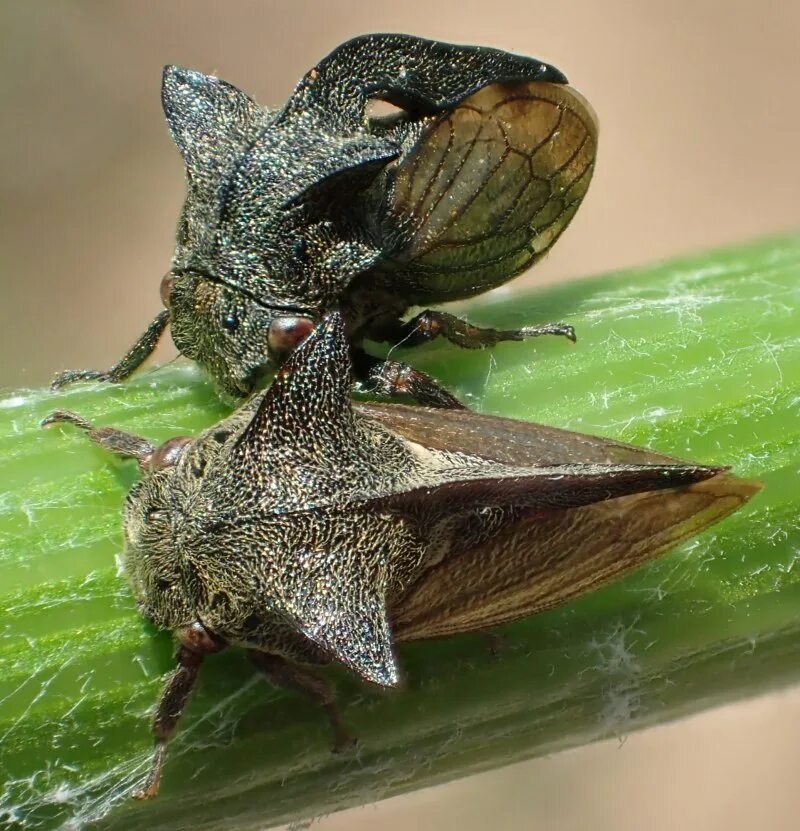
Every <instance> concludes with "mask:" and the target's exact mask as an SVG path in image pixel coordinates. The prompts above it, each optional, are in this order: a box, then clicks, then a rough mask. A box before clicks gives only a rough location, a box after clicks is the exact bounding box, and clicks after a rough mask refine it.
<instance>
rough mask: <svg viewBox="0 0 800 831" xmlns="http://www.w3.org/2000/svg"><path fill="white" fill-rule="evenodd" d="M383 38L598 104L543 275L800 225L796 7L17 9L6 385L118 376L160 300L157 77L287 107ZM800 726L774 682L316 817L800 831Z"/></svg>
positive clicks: (6, 114)
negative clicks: (321, 71)
mask: <svg viewBox="0 0 800 831" xmlns="http://www.w3.org/2000/svg"><path fill="white" fill-rule="evenodd" d="M367 31H406V32H412V33H415V34H420V35H425V36H428V37H436V38H441V39H445V40H451V41H459V42H472V43H483V44H490V45H492V46H497V47H501V48H506V49H509V50H513V51H518V52H522V53H526V54H530V55H535V56H537V57H540V58H543V59H545V60H548V61H550V62H552V63H554V64H555V65H556V66H558V67H559V68H561V69H563V70H564V71H565V72H566V73H567V74H568V76H569V77H570V79H571V81H572V82H573V83H574V84H575V85H576V86H577V87H579V88H580V89H581V90H582V91H583V92H584V93H585V94H586V95H587V96H588V98H589V99H590V101H591V102H592V103H593V105H594V107H595V109H596V110H597V112H598V114H599V117H600V123H601V133H600V157H599V163H598V168H597V173H596V176H595V180H594V183H593V185H592V187H591V189H590V192H589V195H588V197H587V199H586V201H585V204H584V206H583V208H582V210H581V211H580V212H579V214H578V216H577V218H576V220H575V222H574V223H573V225H572V227H571V228H570V230H569V231H568V232H567V233H566V234H565V236H564V238H563V239H562V240H561V241H560V243H559V244H558V245H557V246H556V248H555V250H554V252H553V254H552V255H550V257H549V258H548V259H547V260H546V261H545V262H544V263H543V264H541V265H540V266H539V267H537V269H535V271H534V273H533V274H531V275H530V276H529V277H526V278H524V280H536V279H540V280H555V279H559V280H561V279H568V278H574V277H578V276H580V275H584V274H589V273H594V272H598V271H603V270H608V269H615V268H619V267H622V266H626V265H633V264H637V263H642V262H645V261H649V260H653V259H658V258H663V257H666V256H669V255H672V254H676V253H679V252H685V251H689V250H692V249H698V248H703V247H709V246H714V245H719V244H724V243H727V242H734V241H737V240H743V239H746V238H748V237H753V236H757V235H759V234H765V233H772V232H777V231H782V230H788V229H796V228H798V227H800V204H798V202H799V201H800V152H798V147H800V106H798V88H800V87H799V85H800V3H798V2H796V0H794V1H793V2H788V0H787V2H782V3H781V2H772V3H770V2H762V3H758V4H757V3H754V2H752V0H750V2H741V0H724V1H723V0H671V1H670V2H667V1H666V0H657V1H652V0H639V2H635V0H631V2H625V0H606V2H597V0H573V1H572V2H532V0H526V2H521V1H520V0H507V2H505V3H482V4H470V3H467V2H464V0H461V2H438V3H434V2H431V1H430V0H426V1H425V0H403V2H397V3H392V4H389V3H376V2H371V3H358V2H347V1H346V0H332V1H329V2H326V3H313V2H305V1H304V0H300V1H298V0H295V2H277V1H275V2H270V1H269V0H263V1H262V2H254V1H253V0H227V2H222V0H220V1H219V2H216V3H213V2H207V0H197V1H196V2H190V0H179V1H178V2H133V0H131V1H130V2H67V1H66V0H61V2H55V1H54V0H49V1H48V0H35V1H34V0H20V1H19V2H10V1H9V0H3V2H2V3H0V112H2V119H3V126H4V129H3V130H2V133H0V286H1V287H2V295H1V297H2V303H0V316H2V317H0V333H2V334H1V335H0V336H1V337H2V342H0V346H1V347H2V348H0V386H6V387H8V386H17V385H26V386H33V385H40V384H43V383H45V382H46V381H47V380H48V379H49V378H50V377H51V374H52V373H53V372H54V371H55V370H58V369H62V368H65V367H97V368H106V367H107V366H108V365H109V364H110V363H112V362H113V361H114V360H116V359H117V358H118V357H119V356H120V355H121V354H122V353H123V352H124V351H125V349H126V348H127V347H128V346H129V345H130V344H131V343H132V342H133V340H134V338H135V337H136V336H137V335H138V334H139V332H140V331H141V330H142V329H143V328H144V325H145V324H146V322H147V321H149V320H150V319H151V318H152V316H153V314H154V313H155V311H156V310H157V309H158V307H159V301H158V281H159V279H160V276H161V275H162V274H163V273H164V271H165V270H166V269H167V267H168V265H169V258H170V255H171V250H172V239H173V229H174V226H175V222H176V218H177V213H178V209H179V206H180V203H181V199H182V193H183V171H182V167H181V163H180V160H179V157H178V154H177V151H176V150H175V148H174V147H173V146H172V144H171V141H170V139H169V136H168V133H167V130H166V127H165V125H164V122H163V118H162V115H161V111H160V101H159V83H160V72H161V66H162V64H164V63H180V64H185V65H189V66H192V67H194V68H197V69H201V70H203V71H206V72H217V73H218V74H219V75H221V76H222V77H224V78H226V79H227V80H229V81H232V82H233V83H235V84H237V85H238V86H241V87H242V88H244V89H245V90H247V91H248V92H250V93H251V94H254V95H255V96H256V97H257V99H258V100H259V101H260V102H262V103H264V104H278V103H280V102H281V101H282V100H283V99H284V98H285V97H286V95H287V94H288V93H289V91H290V90H291V88H292V86H293V85H294V83H295V82H296V81H297V79H298V78H299V77H300V76H301V74H302V73H303V72H305V71H306V70H307V69H308V68H310V67H311V66H312V65H313V64H314V63H315V62H316V61H317V60H318V59H319V58H320V57H321V56H322V55H324V54H325V53H326V52H328V51H329V50H330V49H331V48H333V47H334V46H336V45H337V44H338V43H340V42H341V41H343V40H345V39H347V38H348V37H351V36H352V35H354V34H357V33H361V32H367ZM521 282H522V281H517V284H515V285H519V284H520V283H521ZM172 354H174V353H173V352H172V351H171V348H165V349H162V351H161V353H160V357H161V359H167V358H169V357H171V356H172ZM799 717H800V695H798V694H797V693H781V694H776V695H774V696H772V697H769V698H766V699H762V700H760V701H758V702H750V703H746V704H739V705H734V706H732V707H729V708H725V709H723V710H719V711H716V712H714V713H710V714H705V715H703V716H700V717H696V718H694V719H691V720H689V721H686V722H683V723H681V724H676V725H671V726H667V727H664V728H659V729H656V730H651V731H647V732H645V733H641V734H637V735H634V736H632V737H630V738H629V739H628V740H627V742H625V743H624V744H623V745H622V746H619V743H618V742H606V743H601V744H599V745H596V746H594V747H592V748H588V749H583V750H578V751H573V752H570V753H565V754H562V755H560V756H558V757H554V758H552V759H543V760H537V761H534V762H531V763H526V764H523V765H517V766H515V767H514V768H510V769H508V770H506V771H498V772H494V773H490V774H485V775H483V776H480V777H475V778H474V779H470V780H464V781H462V782H458V783H453V784H451V785H449V786H443V787H441V788H437V789H433V790H431V791H428V792H425V793H422V794H416V795H412V796H409V797H404V798H400V799H397V800H392V801H389V802H387V803H384V804H383V805H381V806H379V807H378V808H372V807H370V808H367V809H361V810H359V811H356V812H349V813H347V814H344V815H340V816H338V817H333V818H329V819H327V820H324V821H322V822H321V823H320V825H319V828H320V829H321V831H334V829H345V828H348V829H361V828H371V827H374V826H375V825H381V827H386V828H406V827H409V826H411V825H413V826H414V827H415V828H416V829H417V831H424V829H433V828H436V829H443V830H444V831H447V830H448V829H450V828H459V829H463V831H470V829H474V831H483V829H488V828H491V829H509V831H517V829H539V828H546V829H552V831H568V830H569V829H583V828H587V827H591V828H593V829H595V831H604V829H622V830H623V831H625V829H643V828H647V829H657V830H658V829H675V828H681V829H683V828H686V829H695V828H702V829H709V830H710V831H714V830H715V829H725V831H736V829H744V828H752V827H754V826H758V827H764V828H770V829H794V828H797V826H798V820H797V817H798V815H800V795H798V788H797V781H798V774H800V742H799V741H798V738H800V728H797V724H798V719H799Z"/></svg>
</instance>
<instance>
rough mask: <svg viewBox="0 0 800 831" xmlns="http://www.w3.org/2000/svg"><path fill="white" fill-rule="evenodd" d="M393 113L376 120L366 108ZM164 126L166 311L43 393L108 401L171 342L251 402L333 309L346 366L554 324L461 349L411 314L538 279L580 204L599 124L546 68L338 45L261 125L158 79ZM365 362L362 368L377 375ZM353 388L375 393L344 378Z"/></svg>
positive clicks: (199, 88) (194, 79) (243, 102)
mask: <svg viewBox="0 0 800 831" xmlns="http://www.w3.org/2000/svg"><path fill="white" fill-rule="evenodd" d="M377 101H384V102H388V103H390V104H393V105H395V106H396V107H397V109H398V112H397V115H396V116H395V117H393V118H390V119H386V118H376V117H373V116H372V115H371V109H370V108H371V106H372V105H373V104H374V103H375V102H377ZM162 103H163V107H164V114H165V116H166V120H167V123H168V126H169V130H170V133H171V135H172V138H173V140H174V141H175V144H176V145H177V147H178V150H179V151H180V153H181V156H182V158H183V162H184V165H185V167H186V176H187V181H188V183H189V187H188V188H187V196H186V201H185V204H184V206H183V210H182V213H181V219H180V223H179V228H178V234H177V240H176V246H175V253H174V256H173V259H172V265H171V267H170V270H169V272H168V273H167V274H166V275H165V276H164V278H163V279H162V281H161V288H160V296H161V301H162V303H163V306H164V309H163V310H162V311H161V312H159V313H158V314H157V315H156V317H155V318H154V319H153V321H152V322H151V323H150V325H149V326H148V328H147V329H146V331H145V332H144V333H143V334H142V335H141V336H140V337H139V339H138V340H137V341H136V343H135V344H134V345H133V346H132V347H131V348H130V350H129V351H128V353H127V354H126V355H125V356H124V357H123V358H122V359H121V360H120V361H119V362H118V363H116V364H115V365H114V366H113V367H112V368H111V369H109V370H107V371H103V372H99V371H96V370H68V371H66V372H62V373H60V374H59V375H58V376H57V377H56V379H55V381H54V382H53V386H54V387H60V386H63V385H65V384H69V383H72V382H74V381H80V380H92V379H95V380H102V381H113V382H117V381H123V380H124V379H126V378H127V377H129V376H130V375H131V373H133V372H134V371H135V370H136V369H137V368H138V367H139V366H140V365H141V364H142V363H143V362H144V361H145V360H146V359H147V358H148V356H149V355H150V354H151V353H152V352H153V350H154V349H155V347H156V345H157V343H158V340H159V339H160V337H161V336H162V334H163V333H164V331H165V330H166V327H167V325H169V326H170V329H171V332H172V338H173V340H174V342H175V345H176V346H177V348H178V350H179V351H180V352H181V353H182V354H183V355H185V356H186V357H187V358H190V359H192V360H194V361H197V362H198V363H199V364H200V365H201V366H202V367H203V368H204V369H205V370H206V372H207V373H208V374H209V375H210V376H211V377H212V378H213V379H214V380H215V381H216V383H217V385H218V387H219V389H220V391H221V392H222V393H223V394H225V395H226V396H228V397H233V398H241V397H244V396H247V395H249V394H250V393H251V392H253V390H254V389H255V388H256V386H257V385H258V383H259V380H260V379H261V377H262V376H263V375H264V373H265V371H274V370H275V369H276V368H277V367H279V366H280V365H281V364H282V363H283V362H284V361H285V360H286V359H287V357H288V356H289V355H290V354H291V352H292V351H293V349H294V348H295V347H296V346H297V344H299V343H300V342H301V341H302V340H303V339H304V338H305V337H306V336H307V335H308V333H309V332H310V331H311V329H312V328H313V326H314V325H315V323H316V322H317V321H319V320H320V318H321V317H322V315H323V310H327V309H332V308H336V309H341V310H342V311H343V314H344V317H345V328H346V332H347V337H348V339H349V340H350V342H351V345H352V346H353V347H354V348H355V349H359V348H360V346H361V344H362V342H363V341H364V340H365V339H371V340H378V341H382V342H390V343H397V342H399V341H401V340H403V341H406V342H407V343H408V344H409V345H412V344H414V343H417V342H423V341H425V340H428V339H430V338H432V337H435V336H436V335H437V334H442V335H444V336H445V337H446V338H447V339H448V340H449V341H451V342H452V343H455V344H457V345H459V346H462V347H466V348H476V347H484V346H491V345H492V344H494V343H496V342H498V341H502V340H521V339H523V338H527V337H536V336H539V335H544V334H554V335H560V336H564V337H567V338H569V339H571V340H574V332H573V331H572V329H571V327H569V326H567V325H564V324H545V325H542V326H527V327H523V328H521V329H518V330H495V329H477V328H475V327H472V326H470V325H469V324H467V323H465V322H464V321H461V320H459V319H457V318H455V317H453V316H452V315H447V314H444V313H441V312H434V311H430V310H429V311H427V312H425V313H424V315H423V316H420V317H417V318H414V319H413V320H412V321H410V322H403V318H404V317H405V315H406V314H407V313H408V311H409V309H411V308H412V307H413V306H428V305H429V304H436V303H444V302H448V301H452V300H460V299H464V298H468V297H473V296H475V295H478V294H481V293H483V292H485V291H488V290H489V289H492V288H494V287H496V286H499V285H501V284H503V283H505V282H507V281H508V280H510V279H511V278H512V277H514V276H515V275H517V274H519V273H521V272H523V271H525V270H526V269H527V268H529V267H530V266H531V265H533V264H534V263H536V262H537V261H538V260H539V259H541V258H542V257H543V256H544V255H545V254H546V253H547V252H548V251H549V250H550V248H551V247H552V246H553V244H554V243H555V241H556V240H557V239H558V237H559V236H560V235H561V233H562V232H563V231H564V230H565V229H566V227H567V226H568V225H569V223H570V221H571V220H572V217H573V216H574V214H575V212H576V211H577V210H578V207H579V206H580V204H581V201H582V200H583V198H584V196H585V194H586V192H587V189H588V187H589V183H590V181H591V178H592V173H593V171H594V165H595V157H596V154H597V119H596V117H595V115H594V113H593V111H592V109H591V107H590V106H589V105H588V103H587V102H586V101H585V100H584V99H583V97H582V96H581V95H580V94H579V93H578V92H576V91H575V90H574V89H573V88H572V87H570V86H569V85H568V84H567V79H566V78H565V76H564V75H563V74H562V73H561V72H560V71H559V70H558V69H556V68H555V67H553V66H549V65H548V64H546V63H543V62H542V61H540V60H538V59H536V58H528V57H523V56H520V55H512V54H509V53H507V52H501V51H499V50H497V49H490V48H487V47H475V46H458V45H454V44H449V43H440V42H437V41H431V40H424V39H422V38H416V37H411V36H408V35H365V36H363V37H358V38H355V39H353V40H350V41H348V42H347V43H344V44H343V45H341V46H339V47H338V48H337V49H335V50H334V51H333V52H331V53H330V54H329V55H328V56H327V57H325V58H324V59H323V60H322V61H320V62H319V63H318V64H317V65H316V67H314V68H313V69H312V70H310V71H309V72H308V73H307V74H306V75H305V76H304V77H303V78H302V79H301V80H300V82H299V84H298V85H297V87H296V88H295V90H294V92H293V93H292V94H291V95H290V96H289V99H288V101H287V102H286V103H285V104H284V105H283V106H282V107H279V108H276V109H273V110H266V109H264V108H262V107H260V106H259V105H258V104H256V103H255V101H254V100H253V99H252V98H250V96H248V95H247V94H246V93H244V92H242V91H241V90H239V89H237V88H236V87H235V86H232V85H231V84H229V83H226V82H225V81H222V80H220V79H219V78H216V77H213V76H210V75H204V74H203V73H201V72H197V71H194V70H191V69H185V68H183V67H178V66H169V67H167V68H166V69H165V70H164V76H163V84H162ZM375 360H377V359H375ZM368 369H369V370H370V375H369V376H368V375H366V374H363V375H362V377H361V380H363V381H365V382H369V381H370V380H371V379H372V381H373V382H374V379H375V378H382V377H384V375H392V373H393V372H395V371H396V367H394V368H393V367H391V366H387V367H386V370H385V372H381V371H372V370H373V369H374V368H373V367H369V362H365V361H360V362H358V363H357V364H356V370H357V371H358V372H367V370H368ZM411 380H412V383H401V384H394V383H387V384H378V385H377V386H378V391H379V392H381V393H382V394H383V395H385V396H387V397H392V396H396V395H399V394H403V395H410V396H412V397H415V396H416V398H417V401H418V402H419V403H423V404H427V405H432V406H438V407H442V408H447V407H458V406H459V405H458V401H457V400H456V399H455V398H453V396H452V395H450V394H449V393H446V392H445V391H444V390H441V389H439V390H436V389H435V388H436V386H437V385H436V384H435V382H434V381H433V380H432V379H429V378H427V376H424V377H423V378H422V379H420V378H418V377H417V376H413V377H412V379H411Z"/></svg>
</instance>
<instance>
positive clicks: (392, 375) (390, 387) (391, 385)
mask: <svg viewBox="0 0 800 831" xmlns="http://www.w3.org/2000/svg"><path fill="white" fill-rule="evenodd" d="M353 372H354V373H355V376H356V378H357V379H358V380H359V381H363V382H365V383H366V384H367V387H366V390H365V391H366V392H374V393H377V394H378V395H386V396H389V397H392V398H393V397H395V396H399V395H410V396H411V397H412V398H414V399H415V400H416V401H417V402H418V403H419V404H421V405H422V406H423V407H439V408H442V409H448V410H464V409H466V407H465V406H464V405H463V404H462V403H461V402H460V401H459V400H458V399H457V398H456V397H455V396H454V395H451V394H450V393H449V392H448V391H447V390H446V389H445V388H444V387H440V386H439V384H437V383H436V381H434V380H433V378H431V376H430V375H427V374H426V373H424V372H420V371H419V370H418V369H414V368H413V367H410V366H409V365H408V364H403V363H400V362H399V361H384V360H382V359H380V358H376V357H374V356H372V355H369V354H367V353H366V352H364V351H363V350H360V349H357V350H354V351H353Z"/></svg>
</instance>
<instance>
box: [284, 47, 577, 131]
mask: <svg viewBox="0 0 800 831" xmlns="http://www.w3.org/2000/svg"><path fill="white" fill-rule="evenodd" d="M512 81H549V82H551V83H555V84H565V83H567V79H566V77H565V76H564V75H563V74H562V73H561V72H559V70H557V69H556V68H555V67H553V66H550V65H548V64H546V63H543V62H542V61H540V60H537V59H536V58H526V57H523V56H521V55H512V54H510V53H508V52H502V51H500V50H499V49H487V48H485V47H478V46H458V45H456V44H451V43H440V42H438V41H434V40H425V39H424V38H417V37H412V36H410V35H398V34H379V35H365V36H362V37H357V38H353V39H352V40H349V41H347V42H346V43H343V44H342V45H341V46H339V47H338V48H337V49H334V50H333V52H331V53H330V54H329V55H328V56H327V57H326V58H324V59H323V60H322V61H321V62H320V63H319V64H318V65H317V66H316V67H315V68H314V69H312V70H311V71H310V72H309V73H308V74H307V75H306V76H305V77H304V78H303V80H302V81H301V82H300V84H299V85H298V87H297V89H296V90H295V92H294V93H293V95H292V97H291V98H290V99H289V102H288V104H287V105H286V108H285V109H284V111H283V113H282V115H281V119H291V118H293V117H296V116H297V115H299V114H301V113H302V112H304V111H306V110H309V109H315V110H316V111H317V112H319V113H320V114H321V115H322V116H323V117H325V118H326V119H327V120H329V121H330V122H331V123H332V124H335V125H336V126H338V127H340V128H342V129H353V128H354V127H357V126H359V125H361V124H363V123H364V118H365V108H366V103H367V101H368V100H369V99H371V98H378V99H381V100H384V101H388V102H390V103H392V104H395V105H397V106H399V107H403V108H404V109H406V110H408V111H409V112H410V113H412V114H414V115H417V116H419V115H427V114H430V113H434V112H438V111H440V110H443V109H447V108H449V107H452V106H453V105H454V104H456V103H458V102H459V101H463V99H464V98H466V97H467V96H468V95H471V94H472V93H473V92H476V91H477V90H479V89H482V88H483V87H485V86H487V85H489V84H494V83H503V82H512Z"/></svg>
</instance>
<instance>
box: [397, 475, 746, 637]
mask: <svg viewBox="0 0 800 831" xmlns="http://www.w3.org/2000/svg"><path fill="white" fill-rule="evenodd" d="M759 488H760V485H759V484H758V483H757V482H748V481H744V480H740V479H736V478H735V477H733V476H730V475H728V474H722V475H719V476H715V477H714V478H713V479H709V480H707V481H705V482H700V483H698V484H695V485H691V486H689V487H686V488H681V489H678V490H672V491H660V492H656V493H643V494H635V495H631V496H625V497H621V498H619V499H613V500H611V501H609V502H601V503H596V504H593V505H588V506H585V507H582V508H575V509H571V510H566V511H553V512H551V513H549V514H547V515H544V516H541V515H540V516H537V517H530V518H528V519H525V520H522V521H520V522H519V523H517V524H516V525H512V526H510V527H508V528H506V529H504V530H503V531H502V532H501V533H500V534H498V535H497V536H495V537H494V538H493V539H492V540H491V541H490V542H488V543H486V544H484V545H482V546H481V547H480V548H476V549H473V550H468V551H463V552H459V553H457V554H455V555H451V556H449V557H448V558H447V559H446V560H444V561H443V562H442V563H440V564H438V565H437V566H434V567H433V568H431V569H430V570H429V571H427V572H425V573H424V574H423V576H422V577H421V578H420V580H419V581H418V582H417V583H416V584H414V585H413V586H412V587H411V589H410V590H409V591H408V592H407V593H406V595H405V596H404V597H402V598H401V599H400V600H399V601H398V602H396V603H395V604H394V606H393V608H392V610H391V617H392V622H393V624H392V625H393V631H394V637H395V640H396V641H398V642H402V641H412V640H420V639H425V638H436V637H442V636H446V635H455V634H459V633H463V632H470V631H475V630H478V629H485V628H487V627H490V626H496V625H499V624H502V623H508V622H510V621H513V620H518V619H519V618H523V617H527V616H529V615H532V614H535V613H536V612H541V611H544V610H545V609H549V608H551V607H553V606H556V605H558V604H560V603H563V602H565V601H567V600H570V599H572V598H575V597H578V596H580V595H582V594H585V593H587V592H589V591H591V590H594V589H595V588H597V587H599V586H601V585H602V584H604V583H607V582H609V581H611V580H613V579H615V578H617V577H619V576H621V575H622V574H624V573H625V572H627V571H630V570H631V569H633V568H636V567H637V566H639V565H641V564H642V563H645V562H647V561H648V560H651V559H653V558H654V557H656V556H657V555H658V554H660V553H661V552H663V551H665V550H666V549H668V548H671V547H672V546H673V545H675V544H677V543H678V542H680V541H681V540H684V539H686V538H687V537H690V536H693V535H694V534H697V533H699V532H700V531H702V530H703V529H704V528H706V527H708V526H709V525H712V524H713V523H715V522H718V521H719V520H720V519H722V518H723V517H725V516H727V515H728V514H730V513H733V512H734V511H735V510H737V509H738V508H740V507H741V506H742V505H743V504H744V503H745V502H746V501H747V500H748V499H749V498H750V497H751V496H752V495H753V494H754V493H756V492H757V491H758V490H759Z"/></svg>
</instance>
